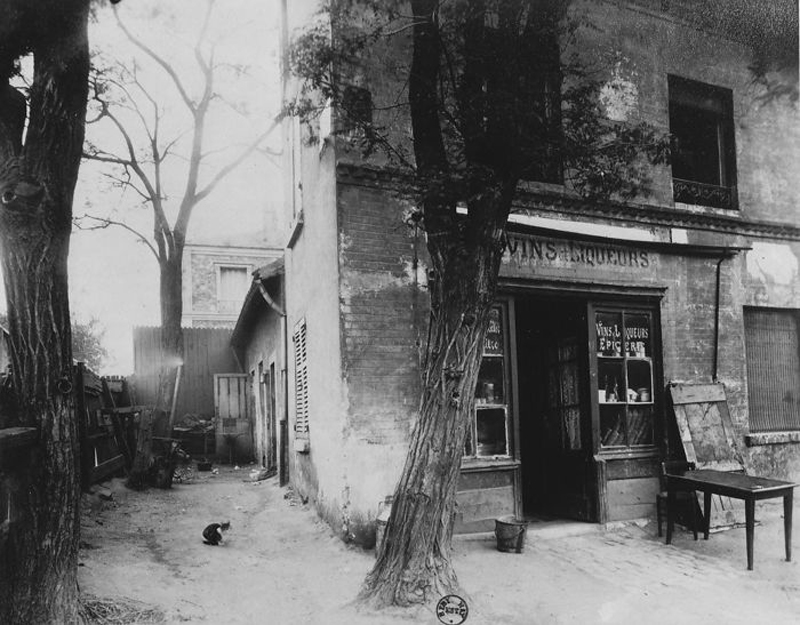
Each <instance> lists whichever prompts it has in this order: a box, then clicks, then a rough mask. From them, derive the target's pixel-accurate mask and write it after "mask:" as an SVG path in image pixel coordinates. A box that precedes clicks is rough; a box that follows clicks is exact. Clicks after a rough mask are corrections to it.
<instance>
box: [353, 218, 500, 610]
mask: <svg viewBox="0 0 800 625" xmlns="http://www.w3.org/2000/svg"><path fill="white" fill-rule="evenodd" d="M470 238H471V239H472V240H471V241H470V240H468V239H470ZM428 241H429V242H428V249H429V251H430V253H431V264H432V268H433V270H434V274H435V276H436V278H435V281H434V283H433V284H432V289H431V308H432V313H431V322H430V323H431V328H430V336H431V341H430V344H429V346H428V360H427V362H426V365H425V368H424V371H423V376H424V377H423V389H422V398H421V407H420V412H419V417H418V421H417V423H416V425H415V428H414V430H413V432H412V435H411V443H410V446H409V452H408V456H407V458H406V463H405V467H404V469H403V473H402V476H401V478H400V482H399V484H398V486H397V489H396V490H395V493H394V503H393V506H392V513H391V516H390V518H389V521H388V524H387V528H386V534H385V539H384V542H383V543H382V547H381V552H380V554H379V556H378V559H377V561H376V563H375V567H374V568H373V570H372V572H371V573H370V574H369V575H368V576H367V579H366V581H365V584H364V587H363V589H362V591H361V595H360V598H361V600H362V601H365V602H367V603H370V604H372V605H373V606H376V607H382V606H386V605H410V604H418V603H430V602H431V601H435V600H436V599H438V598H440V597H441V596H443V595H445V594H448V593H450V592H453V591H455V590H456V589H457V588H458V581H457V578H456V574H455V572H454V570H453V567H452V565H451V562H450V541H451V537H452V531H453V513H454V507H455V495H456V486H457V483H458V476H459V472H460V468H461V457H462V455H463V452H464V443H465V439H466V435H467V431H468V428H469V427H470V424H471V419H472V408H473V403H474V392H475V385H476V383H477V378H478V370H479V367H480V362H481V355H482V348H483V340H484V335H485V333H486V324H487V319H488V315H489V311H490V308H491V306H492V302H493V300H494V294H495V291H496V284H497V274H498V268H499V262H500V257H501V255H502V245H501V242H500V241H501V231H499V230H498V231H496V232H494V231H491V230H488V231H486V232H484V233H473V235H472V236H471V235H467V236H466V237H464V236H456V235H455V233H454V232H451V235H450V236H448V237H438V236H430V233H429V239H428Z"/></svg>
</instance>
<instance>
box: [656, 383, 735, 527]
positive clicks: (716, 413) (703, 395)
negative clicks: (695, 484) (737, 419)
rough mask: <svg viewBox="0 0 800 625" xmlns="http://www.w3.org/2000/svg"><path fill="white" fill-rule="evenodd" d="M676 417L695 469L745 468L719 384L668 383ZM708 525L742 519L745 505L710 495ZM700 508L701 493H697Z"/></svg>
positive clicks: (685, 448) (726, 403) (732, 469)
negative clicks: (710, 503) (709, 518)
mask: <svg viewBox="0 0 800 625" xmlns="http://www.w3.org/2000/svg"><path fill="white" fill-rule="evenodd" d="M669 393H670V397H671V398H672V403H673V408H674V414H675V420H676V422H677V424H678V430H679V431H680V433H681V443H682V445H683V450H684V454H685V456H686V459H687V460H688V461H689V462H694V463H695V464H696V465H697V468H698V469H716V470H718V471H744V468H745V467H744V458H743V457H742V454H741V453H740V452H739V450H738V448H737V445H736V442H735V432H734V429H733V423H732V422H731V418H730V413H729V411H728V402H727V399H726V397H725V387H724V386H723V385H722V384H670V385H669ZM711 500H712V508H711V515H710V517H711V520H710V526H711V527H713V528H722V527H731V526H735V525H739V524H741V523H743V522H744V506H743V505H742V504H741V503H740V502H737V501H735V500H732V499H730V498H729V497H722V496H720V495H714V496H713V497H712V499H711ZM699 504H700V509H701V510H702V509H703V501H702V495H700V496H699Z"/></svg>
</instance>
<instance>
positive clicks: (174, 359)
mask: <svg viewBox="0 0 800 625" xmlns="http://www.w3.org/2000/svg"><path fill="white" fill-rule="evenodd" d="M176 247H177V245H176ZM182 257H183V245H180V249H176V250H175V251H174V252H173V254H172V255H171V257H170V258H169V259H166V260H161V261H159V268H160V275H159V278H160V282H159V288H160V294H161V298H160V300H161V352H162V358H163V361H162V362H163V365H162V367H161V370H160V371H159V379H158V397H157V400H156V410H157V411H158V412H159V413H160V414H159V415H158V416H157V419H161V418H163V416H161V415H169V411H170V408H171V406H172V396H173V393H174V392H175V382H176V377H175V376H176V371H177V368H178V365H180V364H182V363H183V329H182V328H181V317H182V316H183V276H182V273H181V272H182V266H183V262H182V260H183V259H182ZM166 434H167V435H168V436H169V435H170V434H171V432H167V433H166Z"/></svg>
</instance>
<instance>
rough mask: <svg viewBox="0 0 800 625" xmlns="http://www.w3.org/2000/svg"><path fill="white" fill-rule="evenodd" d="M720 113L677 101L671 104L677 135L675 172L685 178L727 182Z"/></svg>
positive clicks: (673, 129)
mask: <svg viewBox="0 0 800 625" xmlns="http://www.w3.org/2000/svg"><path fill="white" fill-rule="evenodd" d="M721 123H722V120H721V119H720V115H719V114H718V113H714V112H712V111H704V110H700V109H692V108H690V107H686V106H681V105H675V104H673V105H672V106H671V107H670V116H669V126H670V131H671V132H672V134H673V136H674V137H675V148H676V149H675V150H674V151H673V155H672V175H673V176H674V177H675V178H682V179H683V180H692V181H694V182H702V183H704V184H715V185H724V184H726V182H725V181H723V180H721V178H720V172H721V163H720V151H719V148H720V140H721V134H720V125H721Z"/></svg>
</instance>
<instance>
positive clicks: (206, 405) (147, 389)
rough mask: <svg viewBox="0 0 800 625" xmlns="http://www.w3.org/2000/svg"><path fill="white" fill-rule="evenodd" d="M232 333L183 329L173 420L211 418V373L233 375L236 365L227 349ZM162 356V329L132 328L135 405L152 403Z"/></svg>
mask: <svg viewBox="0 0 800 625" xmlns="http://www.w3.org/2000/svg"><path fill="white" fill-rule="evenodd" d="M230 339H231V330H228V329H220V328H184V329H183V342H184V355H183V371H182V373H181V383H180V389H179V392H178V403H177V406H176V410H175V421H176V422H178V421H180V420H181V419H182V418H183V417H184V415H187V414H193V415H197V416H199V417H202V418H206V419H211V418H213V417H214V374H217V373H236V372H238V371H239V366H238V365H237V363H236V359H235V358H234V356H233V350H232V349H231V346H230ZM162 362H163V359H162V357H161V328H153V327H138V328H134V329H133V363H134V371H135V376H134V393H135V400H134V401H135V402H136V403H137V404H152V403H155V399H156V394H157V392H158V371H159V368H160V367H161V364H162Z"/></svg>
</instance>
